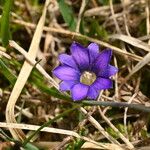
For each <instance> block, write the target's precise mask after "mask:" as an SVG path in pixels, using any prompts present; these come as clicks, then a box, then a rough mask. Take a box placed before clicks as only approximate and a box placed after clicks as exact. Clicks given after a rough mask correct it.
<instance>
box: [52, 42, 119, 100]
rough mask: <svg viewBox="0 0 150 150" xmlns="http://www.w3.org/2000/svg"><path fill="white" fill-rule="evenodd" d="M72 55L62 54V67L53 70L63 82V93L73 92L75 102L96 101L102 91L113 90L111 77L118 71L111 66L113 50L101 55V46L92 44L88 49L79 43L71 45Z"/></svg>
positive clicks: (61, 88) (61, 85) (60, 57)
mask: <svg viewBox="0 0 150 150" xmlns="http://www.w3.org/2000/svg"><path fill="white" fill-rule="evenodd" d="M70 49H71V55H67V54H61V55H60V56H59V60H60V62H61V63H62V65H61V66H58V67H56V68H55V69H54V70H53V74H54V75H55V76H56V77H57V78H59V79H60V80H62V82H61V83H60V90H61V91H68V90H70V91H71V96H72V99H73V100H82V99H84V98H86V97H87V98H89V99H96V98H97V96H98V94H99V91H100V90H105V89H109V88H112V85H113V83H112V80H111V79H110V77H111V76H112V75H114V74H115V73H116V72H117V71H118V69H117V68H116V67H114V66H111V65H110V64H109V63H110V60H111V56H112V50H110V49H106V50H104V51H102V52H101V53H99V46H98V45H97V44H96V43H91V44H90V45H89V46H88V47H87V48H85V47H83V46H82V45H80V44H79V43H76V42H73V43H72V45H71V48H70Z"/></svg>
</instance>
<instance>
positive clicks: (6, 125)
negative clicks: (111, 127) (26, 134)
mask: <svg viewBox="0 0 150 150" xmlns="http://www.w3.org/2000/svg"><path fill="white" fill-rule="evenodd" d="M0 127H1V128H13V129H23V130H32V131H35V130H37V129H38V128H39V127H40V126H36V125H29V124H18V123H4V122H0ZM41 131H43V132H49V133H57V134H63V135H70V136H74V137H76V138H79V139H83V140H85V141H88V142H90V143H92V144H93V145H95V146H97V147H99V148H101V149H104V148H105V149H107V146H106V145H105V144H102V143H98V142H95V141H93V140H91V139H89V138H87V137H85V136H80V135H79V134H78V133H76V132H74V131H70V130H64V129H57V128H50V127H45V128H43V129H42V130H41Z"/></svg>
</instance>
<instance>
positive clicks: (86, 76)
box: [80, 71, 96, 85]
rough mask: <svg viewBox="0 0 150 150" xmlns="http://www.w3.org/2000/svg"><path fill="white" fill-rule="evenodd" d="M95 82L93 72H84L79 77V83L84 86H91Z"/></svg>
mask: <svg viewBox="0 0 150 150" xmlns="http://www.w3.org/2000/svg"><path fill="white" fill-rule="evenodd" d="M95 80H96V75H95V73H94V72H89V71H84V72H83V73H82V75H81V77H80V82H81V83H83V84H86V85H91V84H92V83H93V82H94V81H95Z"/></svg>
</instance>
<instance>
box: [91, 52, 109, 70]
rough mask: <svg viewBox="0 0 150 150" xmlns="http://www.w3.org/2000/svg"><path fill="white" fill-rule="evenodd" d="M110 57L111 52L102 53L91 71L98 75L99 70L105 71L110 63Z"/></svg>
mask: <svg viewBox="0 0 150 150" xmlns="http://www.w3.org/2000/svg"><path fill="white" fill-rule="evenodd" d="M111 56H112V50H104V51H102V52H101V53H100V54H99V56H98V57H97V59H96V61H95V63H94V64H93V67H92V71H94V72H95V73H98V72H99V71H100V70H104V69H106V68H107V66H108V64H109V63H110V59H111Z"/></svg>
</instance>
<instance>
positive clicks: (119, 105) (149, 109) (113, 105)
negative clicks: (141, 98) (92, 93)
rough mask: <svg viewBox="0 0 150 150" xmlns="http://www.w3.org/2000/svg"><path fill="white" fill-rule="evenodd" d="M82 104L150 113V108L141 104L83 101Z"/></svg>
mask: <svg viewBox="0 0 150 150" xmlns="http://www.w3.org/2000/svg"><path fill="white" fill-rule="evenodd" d="M82 104H85V105H87V106H96V105H97V106H111V107H117V108H119V107H128V108H132V109H135V110H140V111H144V112H148V113H150V107H146V106H143V105H141V104H128V103H126V102H106V101H82Z"/></svg>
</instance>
